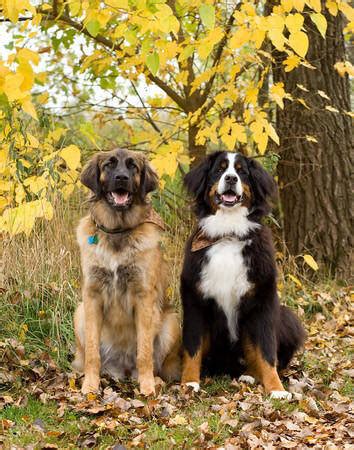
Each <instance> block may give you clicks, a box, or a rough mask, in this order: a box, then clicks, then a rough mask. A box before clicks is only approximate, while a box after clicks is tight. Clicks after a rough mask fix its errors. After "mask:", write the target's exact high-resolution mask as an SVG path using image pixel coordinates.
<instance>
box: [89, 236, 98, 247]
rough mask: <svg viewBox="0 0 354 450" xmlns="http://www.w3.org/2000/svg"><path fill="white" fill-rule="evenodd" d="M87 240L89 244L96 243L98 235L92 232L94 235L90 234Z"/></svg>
mask: <svg viewBox="0 0 354 450" xmlns="http://www.w3.org/2000/svg"><path fill="white" fill-rule="evenodd" d="M87 242H88V243H89V244H90V245H96V244H98V237H97V235H96V234H94V235H92V236H89V237H88V238H87Z"/></svg>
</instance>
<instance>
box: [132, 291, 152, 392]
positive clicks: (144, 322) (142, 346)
mask: <svg viewBox="0 0 354 450" xmlns="http://www.w3.org/2000/svg"><path fill="white" fill-rule="evenodd" d="M155 296H156V292H146V293H145V295H144V296H143V295H141V296H140V298H139V299H138V301H137V302H136V311H135V324H136V331H137V369H138V380H139V385H140V392H141V393H142V394H143V395H153V394H155V381H154V360H153V351H154V337H155V330H154V327H153V318H152V317H153V314H154V313H155V311H154V305H155V301H154V297H155Z"/></svg>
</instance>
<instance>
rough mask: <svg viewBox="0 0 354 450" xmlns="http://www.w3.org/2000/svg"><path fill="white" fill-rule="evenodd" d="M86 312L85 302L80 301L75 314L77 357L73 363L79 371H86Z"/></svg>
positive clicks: (74, 367)
mask: <svg viewBox="0 0 354 450" xmlns="http://www.w3.org/2000/svg"><path fill="white" fill-rule="evenodd" d="M84 326H85V313H84V304H83V303H82V302H81V303H79V305H78V307H77V308H76V311H75V314H74V330H75V358H74V360H73V362H72V363H71V365H72V367H73V369H74V370H77V371H78V372H81V373H82V372H83V371H84V366H85V339H84V336H83V334H84V331H83V329H84Z"/></svg>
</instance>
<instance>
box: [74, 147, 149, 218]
mask: <svg viewBox="0 0 354 450" xmlns="http://www.w3.org/2000/svg"><path fill="white" fill-rule="evenodd" d="M81 183H82V184H83V185H85V186H86V187H88V188H89V189H91V191H92V192H93V193H94V194H95V199H96V200H99V199H104V200H105V201H106V202H107V203H108V204H109V205H110V206H111V207H112V208H114V209H116V210H125V209H129V208H130V207H131V205H132V204H133V203H144V201H145V198H146V194H147V193H148V192H151V191H153V190H155V189H156V188H157V185H158V178H157V175H156V173H155V172H154V171H153V169H152V168H151V166H150V165H149V163H148V161H147V159H146V158H145V156H144V155H143V154H142V153H139V152H133V151H130V150H126V149H116V150H112V151H109V152H102V153H97V154H96V155H95V156H94V157H93V158H92V159H91V161H89V163H88V164H87V165H86V166H85V167H84V169H83V171H82V174H81Z"/></svg>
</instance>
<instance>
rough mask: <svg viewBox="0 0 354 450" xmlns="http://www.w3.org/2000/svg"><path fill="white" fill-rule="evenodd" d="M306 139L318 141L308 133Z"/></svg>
mask: <svg viewBox="0 0 354 450" xmlns="http://www.w3.org/2000/svg"><path fill="white" fill-rule="evenodd" d="M306 140H307V141H308V142H318V140H317V139H316V138H315V137H314V136H310V135H309V134H307V135H306Z"/></svg>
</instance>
